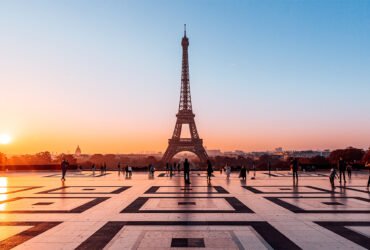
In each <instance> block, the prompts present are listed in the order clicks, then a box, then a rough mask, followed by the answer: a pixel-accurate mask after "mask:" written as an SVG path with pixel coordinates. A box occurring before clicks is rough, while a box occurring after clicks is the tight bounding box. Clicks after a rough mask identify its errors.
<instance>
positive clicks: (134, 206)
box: [121, 196, 254, 213]
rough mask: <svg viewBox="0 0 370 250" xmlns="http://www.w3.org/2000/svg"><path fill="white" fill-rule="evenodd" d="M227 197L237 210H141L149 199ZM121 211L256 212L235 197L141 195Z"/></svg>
mask: <svg viewBox="0 0 370 250" xmlns="http://www.w3.org/2000/svg"><path fill="white" fill-rule="evenodd" d="M178 198H186V199H188V200H189V201H190V200H192V199H194V200H196V199H225V200H226V201H227V202H228V203H229V204H230V205H231V206H232V207H233V208H234V209H235V210H234V211H232V210H231V211H230V210H181V209H180V210H140V208H141V207H142V206H143V205H144V204H145V202H147V201H148V200H149V199H178ZM121 213H254V212H253V211H252V210H251V209H250V208H248V207H247V206H246V205H244V204H243V203H242V202H240V201H239V200H238V199H237V198H235V197H209V196H207V197H190V196H189V197H158V196H156V197H139V198H137V199H136V200H134V201H133V202H132V203H131V204H130V205H128V206H127V207H126V208H125V209H123V210H122V211H121Z"/></svg>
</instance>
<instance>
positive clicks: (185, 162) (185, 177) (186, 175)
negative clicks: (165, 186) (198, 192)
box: [184, 158, 190, 184]
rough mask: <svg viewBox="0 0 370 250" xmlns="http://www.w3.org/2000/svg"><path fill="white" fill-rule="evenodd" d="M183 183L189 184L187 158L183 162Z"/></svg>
mask: <svg viewBox="0 0 370 250" xmlns="http://www.w3.org/2000/svg"><path fill="white" fill-rule="evenodd" d="M184 181H185V184H190V164H189V161H188V159H187V158H186V159H185V161H184Z"/></svg>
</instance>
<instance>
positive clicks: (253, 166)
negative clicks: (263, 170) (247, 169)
mask: <svg viewBox="0 0 370 250" xmlns="http://www.w3.org/2000/svg"><path fill="white" fill-rule="evenodd" d="M252 169H253V177H252V178H251V179H252V180H255V179H256V164H255V163H254V161H252Z"/></svg>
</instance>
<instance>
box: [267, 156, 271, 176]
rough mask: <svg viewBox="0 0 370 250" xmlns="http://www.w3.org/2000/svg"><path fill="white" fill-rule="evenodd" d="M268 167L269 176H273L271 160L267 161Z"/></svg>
mask: <svg viewBox="0 0 370 250" xmlns="http://www.w3.org/2000/svg"><path fill="white" fill-rule="evenodd" d="M267 168H268V170H269V176H271V161H270V160H269V161H268V162H267Z"/></svg>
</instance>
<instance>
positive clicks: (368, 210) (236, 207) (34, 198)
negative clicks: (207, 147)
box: [0, 171, 370, 249]
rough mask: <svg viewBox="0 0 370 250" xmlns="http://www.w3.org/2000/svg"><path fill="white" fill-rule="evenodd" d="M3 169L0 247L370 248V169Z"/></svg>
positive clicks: (0, 186) (0, 204)
mask: <svg viewBox="0 0 370 250" xmlns="http://www.w3.org/2000/svg"><path fill="white" fill-rule="evenodd" d="M0 176H1V177H0V218H1V219H0V249H12V248H14V249H184V248H190V249H198V248H199V249H370V239H369V238H370V195H369V190H368V189H367V188H366V184H367V178H368V175H367V172H362V173H361V172H355V173H354V174H353V176H352V179H351V180H347V183H346V186H345V187H341V188H340V187H337V188H336V189H335V190H332V189H331V187H330V183H329V180H328V172H318V173H311V172H309V173H301V175H300V179H299V182H298V186H293V185H292V177H291V174H290V173H288V172H284V171H281V172H272V175H271V176H269V175H268V173H267V172H265V171H259V172H257V175H256V179H254V180H252V179H251V178H250V177H251V174H249V176H248V179H247V181H246V182H243V181H240V180H239V179H238V176H237V173H233V174H232V176H231V177H230V179H229V180H227V179H226V176H225V174H220V173H219V172H215V173H214V177H213V178H212V181H211V184H208V183H207V180H206V177H205V173H204V172H192V173H191V184H190V185H184V180H183V176H182V174H181V173H180V174H176V175H175V176H173V177H172V178H170V177H168V176H167V175H166V174H165V173H164V172H156V173H155V176H154V178H150V177H149V176H148V174H146V173H136V172H134V173H133V176H132V178H130V179H127V178H125V176H124V175H122V174H121V175H118V173H117V172H108V173H107V174H106V175H101V174H100V173H99V174H97V175H96V176H93V175H92V173H91V172H68V173H67V180H66V181H65V182H64V184H63V183H62V182H61V181H60V177H61V176H60V173H59V172H20V173H15V172H8V173H6V172H2V173H1V174H0ZM336 181H337V180H336ZM336 184H337V185H338V182H337V183H336Z"/></svg>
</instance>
